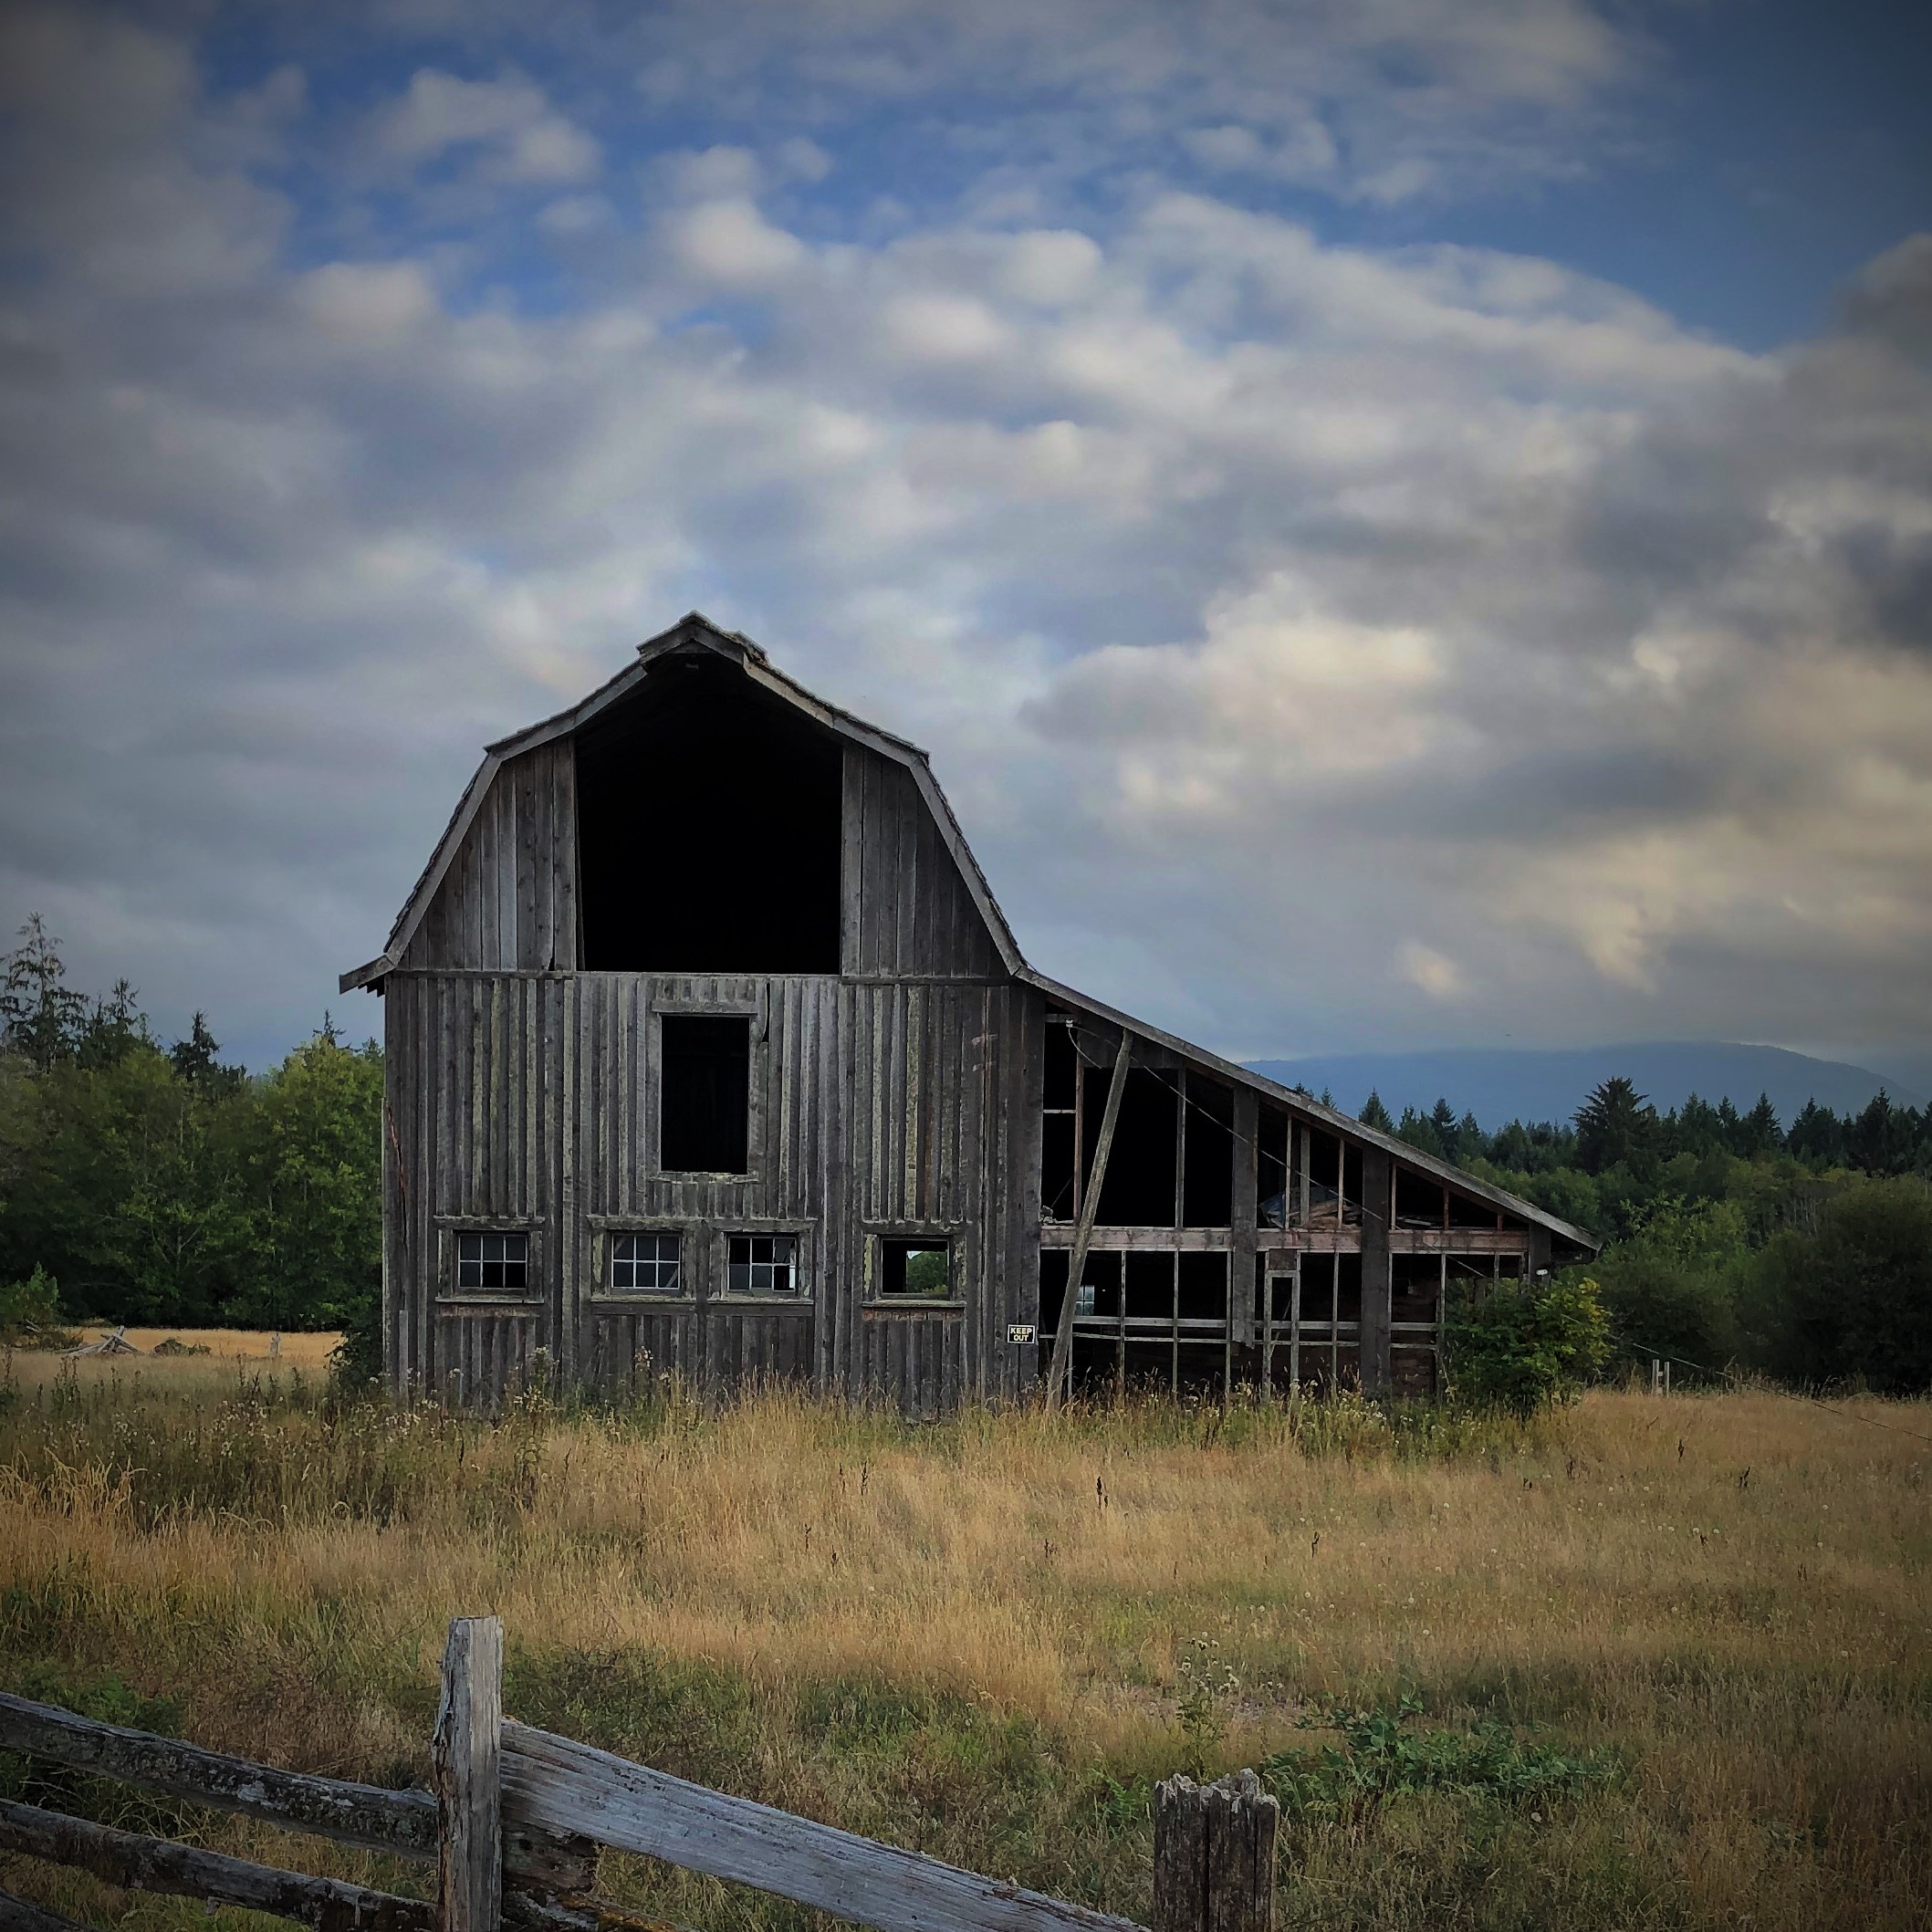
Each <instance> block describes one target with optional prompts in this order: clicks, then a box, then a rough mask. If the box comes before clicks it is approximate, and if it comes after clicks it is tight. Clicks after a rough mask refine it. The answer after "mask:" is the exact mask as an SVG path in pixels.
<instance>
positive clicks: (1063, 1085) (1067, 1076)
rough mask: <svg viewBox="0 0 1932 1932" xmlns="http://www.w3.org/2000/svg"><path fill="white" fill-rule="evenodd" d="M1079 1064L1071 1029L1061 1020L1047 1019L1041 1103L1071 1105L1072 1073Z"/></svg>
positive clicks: (1049, 1105)
mask: <svg viewBox="0 0 1932 1932" xmlns="http://www.w3.org/2000/svg"><path fill="white" fill-rule="evenodd" d="M1079 1065H1080V1055H1079V1054H1078V1053H1077V1052H1075V1051H1074V1048H1073V1034H1072V1029H1070V1027H1068V1026H1067V1025H1066V1024H1065V1023H1064V1022H1063V1021H1061V1020H1058V1019H1049V1020H1048V1021H1047V1063H1046V1067H1045V1070H1044V1071H1045V1084H1044V1089H1043V1097H1042V1101H1041V1104H1042V1105H1044V1106H1046V1107H1049V1108H1060V1107H1064V1108H1069V1109H1070V1108H1071V1107H1072V1105H1073V1075H1074V1070H1075V1069H1076V1068H1078V1067H1079Z"/></svg>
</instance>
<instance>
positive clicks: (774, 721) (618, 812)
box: [577, 652, 842, 973]
mask: <svg viewBox="0 0 1932 1932" xmlns="http://www.w3.org/2000/svg"><path fill="white" fill-rule="evenodd" d="M841 770H842V750H841V741H840V739H839V738H838V737H837V736H835V735H834V734H833V733H832V732H830V731H828V730H827V729H825V727H824V726H820V725H817V724H814V723H813V722H812V721H811V720H810V719H809V718H807V717H803V716H801V715H799V713H798V712H797V711H796V710H794V709H793V708H792V706H791V705H788V704H787V703H786V702H785V701H784V700H783V699H782V698H779V697H778V696H776V695H775V694H771V693H769V692H767V691H765V690H763V689H761V688H760V687H759V686H757V684H753V683H752V682H751V681H750V680H749V679H748V678H747V676H746V675H745V674H744V672H742V671H741V670H740V669H739V668H738V667H737V666H736V664H734V663H727V662H726V660H725V659H723V658H720V657H717V656H715V654H713V653H710V652H701V653H691V654H688V655H687V654H678V655H674V656H672V657H669V658H664V659H662V660H660V661H659V662H658V663H655V664H653V666H652V667H651V670H650V672H649V674H647V675H646V676H645V677H644V679H643V680H642V683H641V684H639V685H638V686H637V688H636V689H635V690H634V691H633V692H632V693H631V694H630V695H628V696H627V697H625V698H624V699H623V700H622V701H621V703H619V704H616V705H611V708H610V709H609V710H608V711H607V712H605V713H603V714H602V715H600V716H599V717H598V718H596V719H595V720H594V721H593V722H592V723H590V725H588V726H585V727H584V729H583V730H582V731H581V732H580V733H579V735H578V739H577V822H578V863H579V867H580V891H581V904H582V908H583V958H584V966H585V967H586V969H587V970H589V971H590V972H593V973H598V972H695V973H836V972H837V971H838V970H839V905H840V899H839V851H840V799H841Z"/></svg>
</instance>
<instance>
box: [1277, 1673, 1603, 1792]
mask: <svg viewBox="0 0 1932 1932" xmlns="http://www.w3.org/2000/svg"><path fill="white" fill-rule="evenodd" d="M1421 1715H1422V1705H1421V1702H1420V1700H1419V1699H1417V1698H1415V1697H1404V1698H1403V1699H1402V1700H1401V1701H1400V1702H1399V1703H1397V1704H1394V1705H1381V1706H1377V1707H1374V1708H1373V1709H1369V1710H1356V1709H1352V1708H1351V1707H1349V1706H1347V1705H1345V1704H1340V1703H1329V1704H1326V1705H1323V1706H1321V1707H1319V1708H1318V1709H1317V1710H1315V1711H1314V1712H1311V1713H1310V1714H1309V1715H1307V1716H1304V1717H1302V1718H1299V1719H1298V1720H1297V1723H1298V1724H1299V1726H1300V1728H1301V1729H1303V1730H1316V1729H1321V1730H1332V1731H1335V1732H1337V1733H1339V1735H1340V1737H1341V1739H1342V1741H1341V1742H1340V1743H1339V1744H1324V1745H1322V1746H1321V1748H1320V1749H1316V1750H1312V1751H1277V1752H1276V1753H1275V1754H1274V1756H1272V1757H1271V1758H1268V1759H1266V1760H1263V1762H1262V1766H1261V1775H1262V1777H1263V1778H1264V1779H1265V1780H1266V1781H1267V1783H1268V1785H1269V1789H1270V1790H1271V1791H1273V1792H1274V1794H1275V1796H1276V1797H1277V1798H1279V1800H1280V1801H1281V1806H1282V1809H1283V1810H1284V1811H1286V1812H1289V1813H1290V1814H1291V1815H1292V1814H1294V1813H1297V1812H1300V1813H1313V1814H1314V1815H1316V1816H1330V1817H1340V1818H1342V1819H1355V1818H1359V1817H1361V1816H1362V1815H1363V1814H1364V1813H1366V1812H1372V1811H1373V1810H1374V1809H1375V1808H1377V1807H1378V1806H1380V1805H1382V1804H1384V1802H1386V1801H1387V1800H1389V1799H1390V1798H1394V1797H1396V1796H1399V1795H1401V1794H1403V1793H1405V1792H1410V1791H1456V1792H1460V1793H1463V1794H1466V1795H1468V1796H1472V1797H1486V1798H1491V1799H1494V1800H1498V1801H1501V1802H1503V1803H1509V1804H1520V1803H1522V1802H1524V1801H1528V1800H1530V1799H1539V1800H1540V1799H1550V1798H1557V1797H1572V1796H1575V1795H1577V1794H1579V1793H1580V1792H1582V1791H1584V1790H1586V1789H1588V1788H1589V1787H1590V1786H1592V1785H1596V1784H1607V1783H1609V1782H1611V1781H1613V1779H1615V1778H1616V1776H1617V1775H1618V1773H1619V1772H1620V1770H1622V1766H1621V1765H1620V1763H1619V1761H1618V1760H1617V1759H1616V1758H1615V1757H1613V1755H1612V1754H1611V1753H1609V1752H1607V1751H1601V1750H1598V1751H1586V1752H1583V1753H1582V1754H1581V1755H1577V1756H1568V1755H1565V1754H1564V1753H1563V1752H1561V1751H1558V1750H1556V1749H1552V1748H1551V1746H1549V1745H1546V1744H1539V1743H1535V1742H1530V1741H1527V1740H1525V1739H1519V1737H1518V1736H1517V1735H1516V1733H1515V1731H1514V1730H1513V1729H1512V1728H1510V1727H1509V1725H1507V1724H1504V1723H1501V1722H1499V1720H1497V1719H1495V1718H1488V1719H1486V1720H1484V1721H1483V1722H1481V1723H1479V1724H1478V1725H1477V1726H1476V1727H1475V1728H1473V1729H1472V1730H1467V1731H1452V1730H1428V1731H1426V1730H1417V1729H1416V1728H1415V1719H1416V1718H1419V1717H1420V1716H1421Z"/></svg>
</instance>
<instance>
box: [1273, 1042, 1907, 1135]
mask: <svg viewBox="0 0 1932 1932" xmlns="http://www.w3.org/2000/svg"><path fill="white" fill-rule="evenodd" d="M1248 1064H1249V1065H1251V1066H1252V1067H1253V1068H1254V1070H1255V1071H1256V1072H1257V1073H1261V1074H1265V1075H1266V1076H1267V1077H1268V1078H1269V1080H1276V1081H1283V1082H1285V1083H1286V1084H1287V1085H1289V1086H1300V1087H1306V1088H1307V1089H1308V1090H1309V1091H1311V1092H1312V1093H1320V1092H1321V1091H1322V1089H1323V1088H1324V1087H1325V1088H1327V1089H1328V1090H1329V1091H1330V1092H1331V1093H1332V1094H1333V1096H1334V1100H1335V1104H1336V1105H1337V1106H1338V1107H1341V1108H1342V1109H1343V1110H1344V1111H1345V1112H1349V1113H1356V1112H1360V1111H1361V1108H1362V1104H1363V1102H1364V1101H1366V1100H1367V1099H1368V1097H1369V1094H1370V1091H1372V1090H1373V1091H1374V1092H1376V1093H1379V1094H1380V1095H1381V1096H1382V1102H1383V1105H1384V1106H1385V1107H1386V1108H1387V1109H1388V1110H1389V1112H1391V1113H1394V1114H1397V1115H1400V1113H1401V1112H1402V1110H1403V1109H1404V1108H1405V1107H1414V1108H1415V1109H1416V1110H1417V1111H1418V1112H1425V1113H1426V1112H1428V1110H1429V1109H1430V1108H1431V1107H1433V1106H1434V1105H1435V1104H1436V1100H1437V1099H1438V1097H1440V1098H1446V1100H1447V1101H1448V1102H1449V1104H1450V1105H1451V1106H1452V1107H1454V1108H1455V1110H1456V1112H1457V1116H1458V1117H1460V1116H1461V1115H1462V1114H1464V1113H1473V1114H1474V1115H1475V1116H1476V1118H1477V1119H1478V1121H1479V1122H1480V1123H1482V1125H1483V1128H1484V1130H1485V1131H1486V1132H1488V1133H1494V1132H1495V1131H1496V1130H1497V1129H1498V1128H1499V1127H1502V1126H1505V1125H1507V1124H1508V1123H1509V1122H1510V1121H1512V1120H1521V1121H1529V1122H1536V1121H1568V1120H1570V1119H1571V1118H1572V1117H1573V1116H1574V1114H1575V1112H1576V1110H1577V1109H1578V1108H1579V1107H1580V1106H1581V1105H1582V1102H1583V1098H1584V1096H1585V1095H1586V1094H1587V1093H1588V1092H1589V1091H1590V1090H1591V1089H1592V1088H1593V1087H1594V1086H1595V1085H1596V1084H1597V1083H1598V1082H1599V1081H1604V1080H1608V1079H1609V1078H1611V1076H1612V1075H1613V1074H1618V1073H1622V1074H1626V1075H1628V1076H1629V1078H1630V1079H1632V1080H1634V1081H1635V1082H1636V1084H1637V1091H1639V1092H1641V1093H1645V1094H1647V1095H1648V1096H1649V1097H1650V1100H1651V1102H1652V1104H1653V1105H1654V1106H1655V1108H1656V1110H1657V1112H1659V1113H1665V1112H1669V1110H1670V1109H1671V1108H1673V1107H1681V1106H1682V1105H1683V1104H1684V1102H1685V1101H1686V1100H1687V1099H1688V1098H1689V1096H1690V1095H1691V1094H1693V1093H1696V1094H1697V1095H1699V1096H1700V1097H1701V1098H1702V1099H1704V1100H1707V1101H1708V1102H1711V1104H1712V1105H1713V1106H1715V1105H1716V1104H1717V1102H1719V1101H1720V1100H1723V1099H1724V1098H1725V1097H1726V1096H1727V1095H1728V1097H1729V1099H1730V1101H1731V1102H1732V1103H1733V1104H1734V1105H1735V1106H1736V1107H1737V1108H1738V1110H1739V1112H1745V1111H1747V1110H1749V1107H1750V1106H1751V1105H1752V1103H1753V1102H1755V1101H1756V1100H1757V1098H1758V1096H1759V1094H1760V1093H1768V1094H1770V1097H1771V1105H1772V1106H1774V1107H1775V1108H1776V1109H1777V1110H1778V1118H1779V1120H1780V1121H1781V1123H1783V1124H1784V1125H1785V1126H1786V1127H1789V1126H1790V1125H1791V1121H1792V1119H1793V1118H1794V1117H1795V1116H1796V1115H1797V1114H1798V1113H1799V1112H1801V1111H1802V1110H1803V1107H1804V1103H1805V1102H1806V1101H1808V1100H1815V1101H1816V1102H1818V1104H1819V1105H1820V1106H1821V1107H1829V1108H1830V1109H1831V1110H1832V1112H1834V1113H1856V1112H1861V1111H1862V1110H1863V1109H1864V1107H1865V1106H1866V1105H1867V1104H1868V1103H1869V1102H1870V1101H1871V1099H1872V1096H1873V1095H1874V1094H1875V1093H1876V1092H1877V1091H1879V1089H1880V1088H1881V1087H1882V1088H1884V1089H1885V1091H1886V1092H1887V1093H1889V1094H1890V1095H1891V1097H1892V1098H1893V1099H1894V1100H1895V1101H1897V1102H1900V1103H1901V1104H1902V1105H1910V1106H1914V1107H1919V1106H1923V1105H1924V1104H1925V1102H1924V1100H1923V1098H1922V1096H1921V1095H1919V1094H1918V1093H1916V1092H1915V1091H1911V1090H1910V1089H1907V1088H1906V1087H1902V1086H1901V1085H1900V1084H1899V1082H1898V1081H1893V1080H1887V1079H1885V1077H1884V1076H1883V1075H1881V1074H1877V1073H1874V1072H1872V1071H1871V1070H1869V1069H1868V1068H1865V1067H1854V1066H1848V1065H1846V1064H1845V1063H1844V1062H1843V1061H1842V1060H1814V1059H1812V1057H1811V1055H1809V1054H1805V1053H1793V1052H1791V1051H1789V1050H1786V1049H1785V1048H1783V1047H1747V1046H1740V1045H1736V1044H1730V1043H1713V1042H1711V1041H1707V1040H1646V1041H1642V1042H1638V1043H1635V1044H1633V1045H1629V1046H1621V1047H1555V1048H1548V1049H1537V1048H1527V1047H1448V1048H1443V1049H1440V1050H1436V1051H1435V1052H1428V1053H1321V1054H1313V1055H1311V1056H1310V1057H1309V1058H1307V1059H1305V1060H1252V1061H1250V1062H1249V1063H1248Z"/></svg>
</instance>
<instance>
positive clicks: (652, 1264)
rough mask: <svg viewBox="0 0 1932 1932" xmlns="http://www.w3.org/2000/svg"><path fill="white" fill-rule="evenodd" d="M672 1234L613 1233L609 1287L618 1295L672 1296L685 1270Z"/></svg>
mask: <svg viewBox="0 0 1932 1932" xmlns="http://www.w3.org/2000/svg"><path fill="white" fill-rule="evenodd" d="M679 1245H680V1244H679V1241H678V1238H677V1236H675V1235H674V1234H644V1235H612V1236H611V1287H612V1288H613V1289H614V1290H617V1291H618V1292H619V1293H620V1294H635V1295H674V1294H677V1293H678V1292H679V1291H680V1290H681V1288H682V1286H683V1279H684V1269H683V1266H682V1258H681V1256H680V1254H679Z"/></svg>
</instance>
